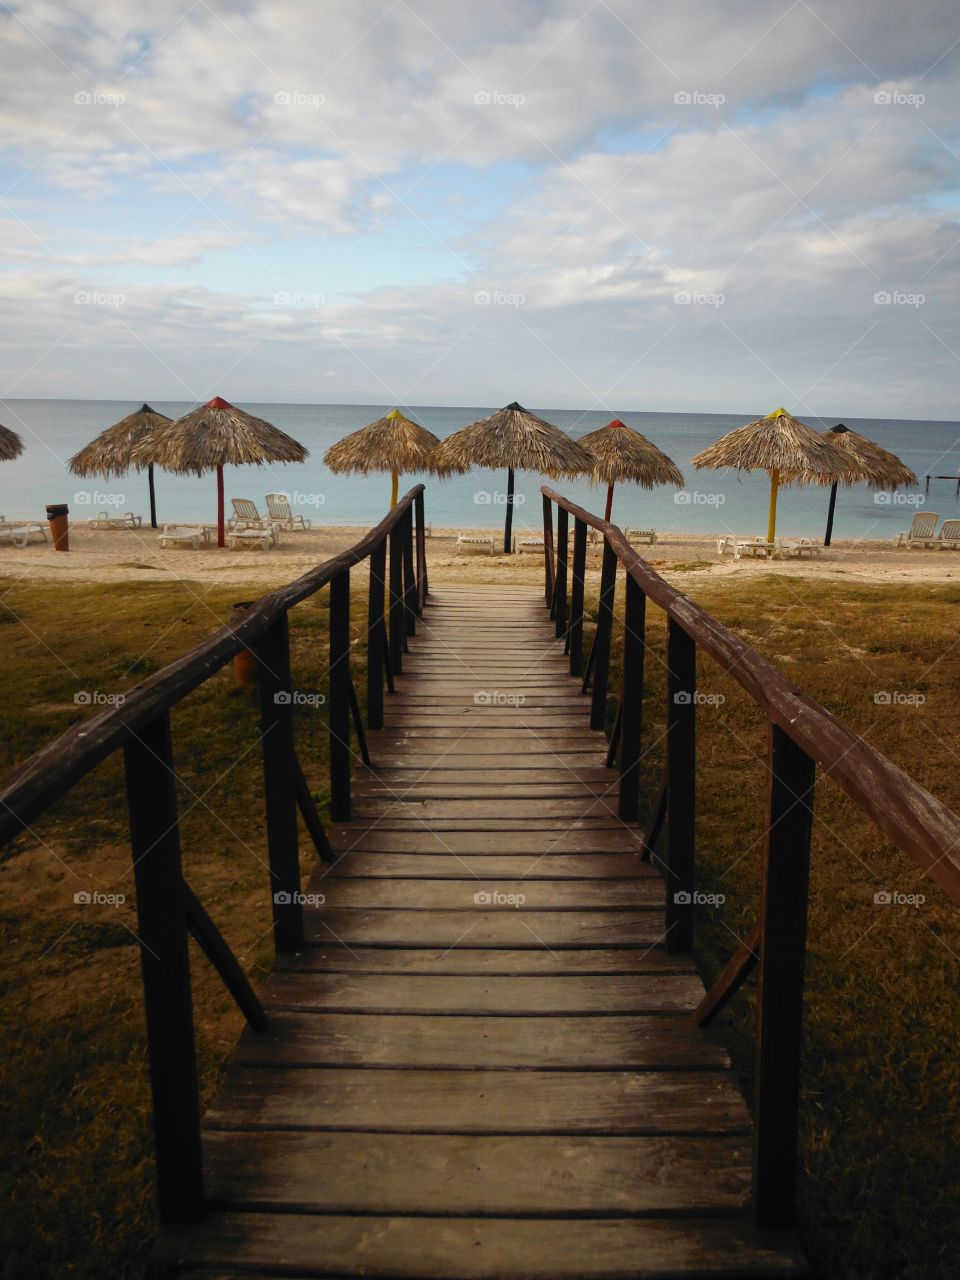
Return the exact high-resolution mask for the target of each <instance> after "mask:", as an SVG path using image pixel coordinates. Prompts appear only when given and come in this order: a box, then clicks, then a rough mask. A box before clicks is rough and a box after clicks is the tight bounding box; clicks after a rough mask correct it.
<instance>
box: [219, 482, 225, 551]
mask: <svg viewBox="0 0 960 1280" xmlns="http://www.w3.org/2000/svg"><path fill="white" fill-rule="evenodd" d="M217 546H218V547H223V546H226V538H225V537H224V536H223V467H217Z"/></svg>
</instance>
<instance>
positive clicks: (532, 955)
mask: <svg viewBox="0 0 960 1280" xmlns="http://www.w3.org/2000/svg"><path fill="white" fill-rule="evenodd" d="M275 969H276V971H277V972H281V971H289V972H294V973H399V974H404V973H426V974H433V975H443V974H465V973H466V974H476V975H477V976H484V977H492V976H498V975H499V976H502V977H531V978H533V977H543V976H545V975H555V976H559V975H562V974H569V975H571V976H575V975H580V976H581V977H586V976H589V975H591V974H597V975H600V974H610V973H630V974H635V973H652V974H664V973H681V974H695V973H696V967H695V965H694V963H693V961H692V959H690V957H689V956H676V955H670V954H669V952H668V951H667V950H666V949H665V948H664V947H620V948H619V949H613V950H609V951H608V950H596V949H593V950H591V949H589V948H584V949H583V950H571V949H569V948H568V949H566V950H561V951H547V950H542V951H510V950H507V949H505V948H502V947H501V948H498V949H497V950H492V949H486V950H485V949H484V948H483V947H476V948H473V947H453V948H450V947H447V948H445V949H437V948H428V947H399V948H393V947H357V946H353V947H345V946H340V945H339V944H337V943H334V944H332V945H329V944H312V945H309V946H306V947H304V949H303V951H301V952H298V953H297V954H296V955H284V956H280V957H278V959H277V963H276V965H275Z"/></svg>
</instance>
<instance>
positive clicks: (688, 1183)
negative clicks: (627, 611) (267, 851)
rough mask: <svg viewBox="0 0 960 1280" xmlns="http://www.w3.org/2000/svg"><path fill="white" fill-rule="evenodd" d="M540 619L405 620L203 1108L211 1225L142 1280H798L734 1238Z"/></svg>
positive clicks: (738, 1123) (637, 850)
mask: <svg viewBox="0 0 960 1280" xmlns="http://www.w3.org/2000/svg"><path fill="white" fill-rule="evenodd" d="M578 535H579V537H578ZM582 540H583V539H582V533H581V531H580V530H579V529H578V530H576V531H575V535H574V541H575V546H574V556H573V559H574V578H575V580H574V587H575V599H574V609H573V615H574V621H576V619H577V617H578V615H579V611H580V600H579V590H578V589H577V583H576V574H577V572H578V571H579V570H580V563H581V559H582V555H581V552H582V548H581V547H580V545H579V544H580V542H582ZM566 542H567V538H566V531H565V530H563V529H561V532H560V535H559V538H558V546H557V569H556V572H557V579H558V581H559V582H560V583H561V585H562V586H563V589H564V591H565V590H566V578H567V573H568V565H567V561H566V553H567V547H566ZM542 600H543V597H542V595H541V594H540V592H539V591H536V590H534V589H533V588H530V589H527V588H508V589H504V590H503V591H501V590H500V589H499V588H481V587H476V588H466V587H460V588H453V587H451V588H443V589H442V590H441V591H440V592H439V594H438V595H436V596H432V597H431V598H430V602H429V603H427V604H426V605H425V606H424V608H423V613H422V616H421V617H418V618H417V622H416V634H415V635H413V636H411V637H410V639H409V654H408V655H404V664H403V673H402V674H398V675H397V677H396V694H395V695H394V696H390V695H387V696H386V698H385V699H384V709H383V725H384V726H385V727H383V728H379V729H375V730H374V731H372V732H371V733H370V744H369V745H370V754H371V762H372V763H371V766H370V768H368V769H363V768H361V769H358V770H356V772H355V775H354V781H353V814H354V820H353V821H352V822H349V823H342V824H340V825H334V826H333V827H332V828H331V830H330V831H329V833H328V834H329V840H330V844H331V847H332V850H333V854H334V861H333V862H332V863H330V862H324V863H317V864H315V869H314V870H313V873H312V875H311V876H310V877H309V878H308V879H307V883H306V892H307V895H308V896H307V902H306V904H305V905H304V908H303V919H304V932H305V945H304V947H303V949H302V950H300V951H299V952H298V953H297V954H286V955H282V956H280V957H279V958H278V961H277V965H276V968H275V969H274V972H273V973H272V975H271V976H270V978H269V979H268V980H267V982H266V984H265V986H264V989H263V992H262V993H261V995H262V999H263V1003H264V1006H265V1007H266V1009H267V1012H268V1014H269V1018H270V1022H269V1026H268V1027H267V1029H266V1030H265V1031H261V1032H255V1031H253V1030H247V1031H246V1032H245V1033H244V1034H243V1036H242V1038H241V1041H240V1043H239V1045H238V1046H237V1049H236V1051H235V1052H234V1054H233V1057H232V1060H231V1063H230V1065H229V1066H228V1068H227V1071H226V1075H225V1078H224V1082H223V1087H222V1090H221V1092H220V1095H219V1097H218V1099H217V1100H216V1102H215V1103H214V1104H213V1106H212V1107H211V1108H210V1109H209V1111H208V1112H207V1114H206V1117H205V1121H204V1133H205V1145H204V1158H205V1175H206V1187H207V1196H208V1201H209V1204H210V1211H209V1212H208V1214H207V1215H206V1217H205V1218H204V1219H203V1220H202V1221H200V1222H199V1223H197V1224H193V1225H186V1226H184V1225H182V1224H181V1225H177V1226H175V1227H173V1226H171V1227H170V1228H168V1229H167V1230H166V1231H165V1233H164V1235H163V1236H162V1238H161V1240H160V1243H159V1246H158V1248H157V1250H156V1252H155V1255H154V1259H153V1263H152V1266H153V1271H154V1274H156V1275H173V1274H188V1273H193V1274H199V1275H200V1276H201V1277H204V1276H205V1277H207V1280H211V1278H212V1277H214V1276H218V1277H225V1276H227V1275H231V1276H233V1275H237V1274H244V1275H254V1276H256V1275H260V1276H280V1275H293V1276H327V1277H346V1276H359V1275H376V1276H381V1277H389V1276H394V1277H399V1276H404V1277H451V1278H452V1277H476V1278H477V1280H480V1278H482V1277H490V1278H491V1280H492V1278H493V1277H496V1280H510V1277H517V1278H519V1277H530V1280H533V1277H538V1278H541V1280H545V1278H546V1277H574V1276H576V1277H599V1276H607V1277H613V1276H623V1277H627V1276H630V1277H641V1276H658V1277H663V1278H664V1280H666V1278H668V1277H681V1276H706V1275H709V1276H716V1277H720V1276H761V1275H762V1276H792V1275H801V1274H803V1273H804V1263H803V1259H802V1257H801V1256H800V1255H799V1252H798V1250H797V1248H796V1244H795V1241H794V1239H793V1237H792V1236H791V1235H790V1234H789V1233H774V1234H771V1233H763V1232H758V1231H757V1230H756V1229H755V1228H754V1227H753V1226H752V1225H751V1204H750V1198H751V1191H750V1186H751V1183H750V1173H751V1147H752V1130H751V1121H750V1116H749V1114H748V1111H747V1108H746V1105H745V1103H744V1100H743V1097H742V1095H741V1094H740V1091H739V1089H738V1087H737V1083H736V1080H735V1078H734V1075H733V1073H732V1070H731V1067H730V1063H729V1060H728V1058H727V1055H726V1053H725V1052H724V1050H723V1048H722V1047H721V1046H720V1045H719V1043H718V1042H717V1040H716V1039H715V1038H713V1037H712V1036H711V1035H710V1034H709V1033H707V1032H705V1031H703V1030H700V1029H699V1028H697V1027H696V1025H695V1024H694V1021H693V1017H692V1015H693V1012H694V1010H695V1009H696V1007H697V1005H698V1004H699V1002H700V1001H701V1000H702V999H703V997H704V990H703V985H702V983H701V981H700V979H699V977H698V976H697V973H696V969H695V967H694V965H693V962H692V960H691V958H690V956H689V955H679V954H677V955H672V954H670V952H669V950H668V948H667V946H666V943H665V925H664V919H665V907H666V903H665V898H664V885H663V880H662V879H661V877H660V875H659V874H658V872H657V871H656V870H655V869H654V868H653V867H651V866H650V865H649V864H648V863H645V862H643V861H642V858H641V853H642V850H643V833H642V832H640V831H638V830H637V829H636V828H635V827H633V826H631V825H628V824H625V823H624V822H622V821H621V820H620V819H619V818H618V803H619V802H620V801H621V799H622V796H621V794H618V786H617V773H616V771H615V770H613V769H608V768H606V767H604V760H605V756H606V741H605V739H604V737H603V735H602V734H601V733H597V732H591V731H590V730H589V729H588V727H587V725H588V719H589V714H590V699H588V698H585V697H583V696H582V695H581V694H580V682H579V680H577V679H576V677H572V676H571V675H570V674H569V666H568V664H566V663H564V661H563V656H562V650H563V646H564V640H563V634H564V633H565V630H566V621H567V617H568V615H567V613H566V602H565V599H564V601H563V602H562V603H561V602H560V601H559V600H558V609H557V613H558V614H559V621H560V622H561V623H562V625H561V626H560V627H559V630H560V632H561V636H560V638H557V637H556V635H555V632H556V631H557V630H558V628H557V627H556V626H555V623H554V622H551V621H550V620H549V618H548V616H547V610H546V609H545V608H544V606H543V603H542ZM578 647H579V641H578V638H577V634H576V632H575V633H574V640H573V656H574V658H575V659H576V658H577V655H578ZM572 665H573V667H574V669H576V668H577V665H578V663H577V662H576V661H574V662H573V664H572ZM601 679H602V672H601ZM631 743H632V739H629V740H628V754H629V753H630V752H631V751H632V750H633V746H632V745H631ZM313 904H318V905H313ZM573 1219H579V1221H576V1222H575V1221H572V1220H573Z"/></svg>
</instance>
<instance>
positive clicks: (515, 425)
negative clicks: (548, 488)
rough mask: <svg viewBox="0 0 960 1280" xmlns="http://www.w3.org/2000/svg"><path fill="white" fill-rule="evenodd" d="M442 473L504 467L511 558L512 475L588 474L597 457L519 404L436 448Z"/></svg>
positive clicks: (505, 536)
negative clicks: (520, 473)
mask: <svg viewBox="0 0 960 1280" xmlns="http://www.w3.org/2000/svg"><path fill="white" fill-rule="evenodd" d="M430 461H431V463H432V464H433V466H434V467H435V468H436V469H437V470H438V471H469V470H470V468H471V467H497V468H500V467H506V468H507V502H506V508H507V510H506V518H505V520H504V527H503V550H504V553H505V554H506V555H509V554H510V540H511V539H510V535H511V532H512V530H513V489H514V475H513V473H514V471H539V472H540V473H541V474H542V475H546V476H552V477H553V478H554V479H559V478H560V477H561V476H576V475H589V473H590V472H591V471H592V469H593V456H592V455H591V454H589V453H588V452H587V451H586V449H584V448H583V446H582V445H580V444H578V443H577V441H576V440H571V438H570V437H569V436H568V435H566V434H565V433H564V432H563V431H561V430H560V429H559V427H555V426H553V425H552V423H549V422H545V421H544V419H543V418H538V417H537V415H536V414H535V413H530V412H528V411H527V410H526V409H524V407H523V405H521V404H518V403H517V402H516V400H514V401H513V403H512V404H508V405H506V406H505V407H504V408H503V409H499V410H498V411H497V412H496V413H494V414H492V415H491V416H490V417H489V418H481V419H480V421H479V422H473V423H471V424H470V426H469V427H463V428H462V429H461V430H460V431H455V432H454V433H453V435H452V436H447V438H446V440H444V441H443V443H442V444H440V445H439V447H438V448H437V449H435V450H434V452H433V455H432V457H431V459H430Z"/></svg>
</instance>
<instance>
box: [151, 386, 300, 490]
mask: <svg viewBox="0 0 960 1280" xmlns="http://www.w3.org/2000/svg"><path fill="white" fill-rule="evenodd" d="M306 457H307V450H306V449H305V448H304V447H303V445H302V444H300V443H298V441H296V440H294V439H293V437H292V436H288V435H287V434H286V433H285V432H283V431H281V430H279V428H278V427H274V426H272V425H271V424H270V423H269V422H264V420H263V419H262V418H256V417H254V416H253V414H252V413H246V412H245V411H244V410H243V409H237V408H236V407H235V406H234V405H232V404H230V402H229V401H228V400H224V399H222V398H221V397H220V396H214V398H213V399H212V400H210V401H208V402H207V403H206V404H204V405H201V406H200V408H199V409H194V410H193V411H192V412H190V413H187V414H184V416H183V417H182V418H178V419H177V420H176V422H167V423H164V424H162V425H161V426H159V427H158V428H157V429H156V431H154V432H152V433H151V435H150V436H149V437H147V438H145V439H143V440H141V441H140V443H139V444H137V445H135V446H134V447H133V449H132V450H131V458H132V459H133V461H134V462H140V463H143V464H146V463H150V462H153V463H155V464H156V465H158V466H161V467H163V468H165V470H167V471H175V472H179V473H180V474H194V475H202V474H203V472H204V471H212V470H213V469H214V468H215V467H224V466H245V465H247V464H249V463H254V464H255V465H256V466H258V467H259V466H263V465H264V463H267V462H303V461H304V460H305V459H306Z"/></svg>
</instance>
